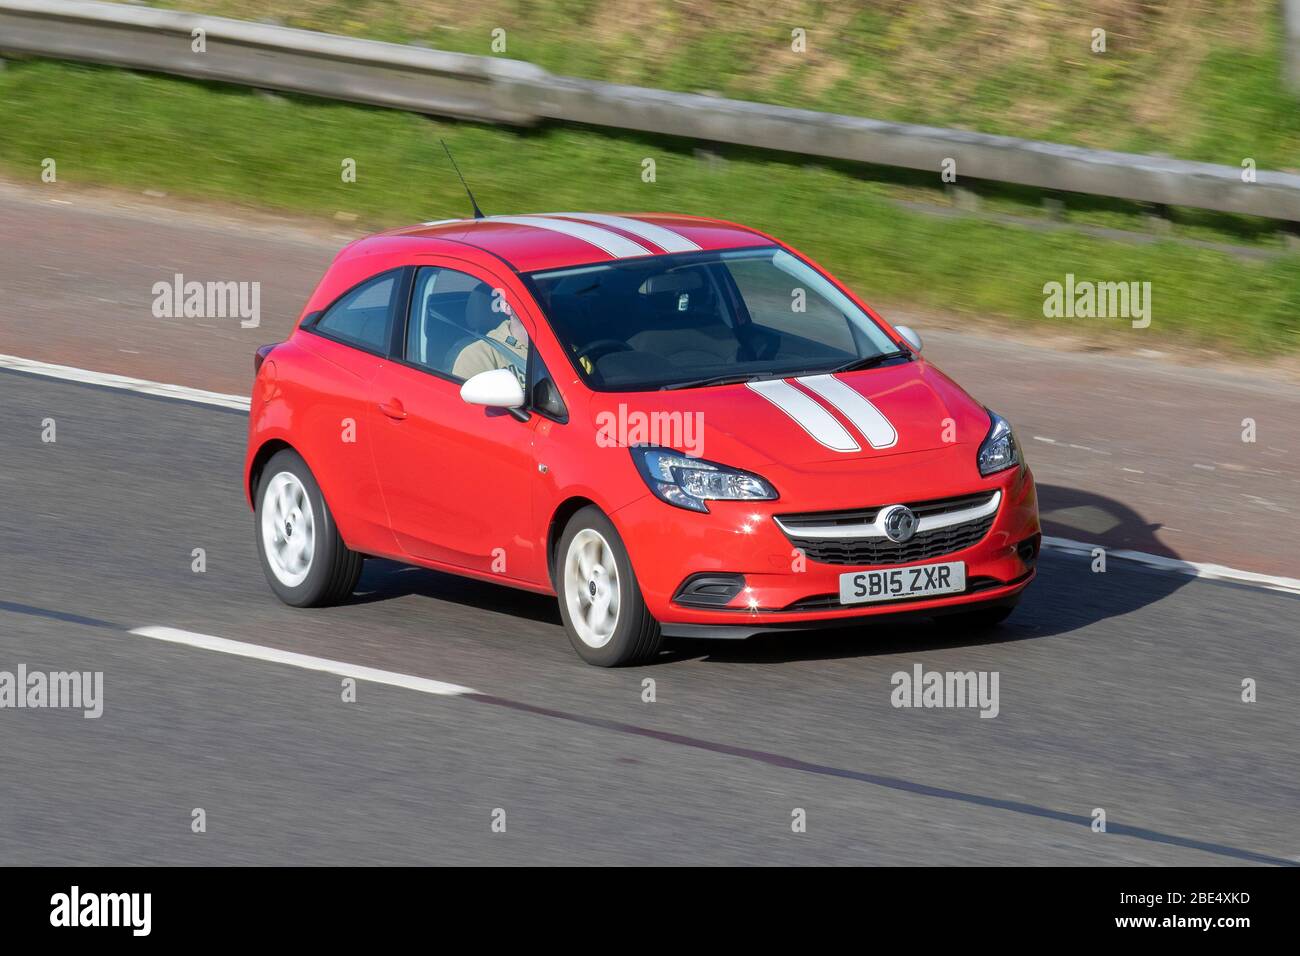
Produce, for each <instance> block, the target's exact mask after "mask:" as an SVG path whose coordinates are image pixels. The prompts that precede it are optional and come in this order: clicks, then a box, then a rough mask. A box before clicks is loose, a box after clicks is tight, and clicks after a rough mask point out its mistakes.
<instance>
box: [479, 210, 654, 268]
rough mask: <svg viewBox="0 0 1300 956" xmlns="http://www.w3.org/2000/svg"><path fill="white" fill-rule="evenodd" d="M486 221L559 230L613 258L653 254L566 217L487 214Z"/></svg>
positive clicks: (615, 234) (613, 235)
mask: <svg viewBox="0 0 1300 956" xmlns="http://www.w3.org/2000/svg"><path fill="white" fill-rule="evenodd" d="M486 221H487V222H506V223H511V224H513V225H516V226H533V227H534V228H536V229H549V230H550V231H551V232H560V233H563V234H564V235H566V236H572V237H573V238H574V239H581V240H582V241H583V242H585V243H587V244H588V245H592V246H595V247H596V248H597V249H601V250H603V251H604V252H607V253H609V254H610V255H611V256H613V257H614V258H615V259H626V258H628V257H630V256H648V255H653V253H651V251H650V250H649V249H647V248H646V247H645V246H643V245H641V244H640V243H636V242H633V241H632V240H631V239H628V238H627V237H625V236H620V235H619V234H618V233H616V232H610V231H609V230H608V229H601V228H600V227H599V226H591V225H587V224H586V223H581V222H570V221H569V220H568V219H548V218H547V217H545V216H488V217H487V220H486Z"/></svg>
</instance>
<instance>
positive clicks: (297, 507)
mask: <svg viewBox="0 0 1300 956" xmlns="http://www.w3.org/2000/svg"><path fill="white" fill-rule="evenodd" d="M254 500H255V501H256V502H257V509H256V512H255V523H256V529H257V554H258V557H259V558H261V561H262V570H263V571H264V572H265V573H266V580H267V582H268V583H269V584H270V585H271V590H273V591H274V592H275V593H276V596H278V597H279V598H280V600H281V601H283V602H284V603H285V604H289V605H292V606H293V607H320V606H322V605H325V604H337V603H338V602H339V601H341V600H343V599H344V598H346V597H347V596H348V595H350V594H351V593H352V589H353V588H354V587H356V583H357V579H358V578H360V577H361V565H362V562H363V561H364V558H363V557H362V556H361V555H360V554H358V553H357V552H355V551H352V550H350V549H349V548H348V546H347V545H346V544H344V543H343V539H342V538H341V537H340V536H339V532H338V528H337V527H336V526H335V524H334V515H333V514H331V513H330V509H329V506H328V505H327V504H326V503H325V497H324V496H323V495H322V494H321V491H320V486H319V485H318V484H316V479H315V477H314V476H313V475H312V473H311V469H309V468H308V467H307V463H306V462H305V461H303V460H302V457H301V456H300V455H299V454H298V453H297V452H295V451H292V450H291V449H288V448H286V449H283V450H282V451H278V452H276V453H275V454H274V455H273V456H272V457H271V460H270V461H268V462H267V463H266V467H265V468H263V469H262V476H261V479H260V480H259V481H258V483H257V497H256V498H255V499H254Z"/></svg>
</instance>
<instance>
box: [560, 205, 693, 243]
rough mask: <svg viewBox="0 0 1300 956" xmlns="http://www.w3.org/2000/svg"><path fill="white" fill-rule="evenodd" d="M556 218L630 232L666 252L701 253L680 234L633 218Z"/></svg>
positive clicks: (576, 215) (573, 215)
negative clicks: (578, 220)
mask: <svg viewBox="0 0 1300 956" xmlns="http://www.w3.org/2000/svg"><path fill="white" fill-rule="evenodd" d="M554 215H556V216H567V217H568V218H570V219H581V220H582V221H584V222H595V223H599V224H600V225H602V226H612V227H613V228H615V229H621V230H623V231H624V232H630V233H631V234H632V235H634V236H636V237H638V238H640V239H644V240H646V241H647V242H653V243H654V244H655V245H656V246H658V247H659V248H660V249H662V250H663V251H664V252H699V251H700V247H699V246H698V245H696V244H695V243H694V242H692V241H691V240H690V239H687V238H686V237H685V236H683V235H682V234H681V233H680V232H673V230H671V229H665V228H664V227H663V226H660V225H657V224H655V223H653V222H646V221H644V220H642V219H633V218H632V217H631V216H607V215H604V214H603V213H594V212H557V213H554Z"/></svg>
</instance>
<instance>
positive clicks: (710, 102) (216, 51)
mask: <svg viewBox="0 0 1300 956" xmlns="http://www.w3.org/2000/svg"><path fill="white" fill-rule="evenodd" d="M195 29H202V30H203V31H204V34H205V35H204V41H205V44H206V52H203V53H196V52H194V51H193V50H192V48H191V42H192V36H193V31H194V30H195ZM0 54H9V55H14V54H25V55H32V56H42V57H55V58H62V59H72V60H84V61H90V62H95V63H108V64H113V65H116V66H123V67H130V68H133V69H143V70H156V71H161V72H164V73H174V74H178V75H181V76H189V77H196V78H200V79H206V80H218V81H222V82H227V83H237V84H241V85H245V86H253V87H260V88H267V89H276V90H287V91H292V92H297V93H306V94H310V95H313V96H321V97H328V98H331V99H341V100H350V101H353V102H358V103H367V104H372V105H377V106H387V107H395V108H399V109H405V110H411V111H414V112H420V113H428V114H433V115H439V116H450V117H456V118H461V119H473V120H481V121H487V122H492V123H504V124H512V125H531V124H535V123H538V122H542V121H545V120H558V121H564V122H574V123H585V124H590V125H594V126H606V127H612V128H617V129H624V130H634V131H638V132H648V133H660V134H668V135H672V136H683V137H689V138H693V139H700V140H709V141H715V142H723V143H734V144H738V145H744V146H753V147H759V148H763V149H772V150H779V151H782V152H787V153H798V154H801V155H806V156H821V157H828V158H835V159H843V160H853V161H857V162H863V163H873V164H878V165H884V166H901V167H906V168H909V169H919V170H928V171H932V172H934V173H935V174H936V175H938V173H939V172H940V170H941V169H942V164H943V162H944V161H945V160H946V159H953V160H955V161H956V172H957V175H958V177H959V178H960V179H965V178H973V179H983V180H992V181H996V182H1005V183H1015V184H1018V185H1023V186H1033V187H1038V188H1042V189H1054V190H1063V191H1066V192H1077V193H1086V194H1090V195H1095V196H1107V197H1112V198H1117V199H1126V200H1132V201H1138V202H1149V203H1158V204H1162V205H1170V206H1192V207H1196V208H1201V209H1211V210H1217V211H1220V212H1232V213H1244V214H1250V215H1255V216H1262V217H1266V218H1272V219H1284V220H1289V221H1292V222H1300V176H1298V175H1294V174H1291V173H1280V172H1270V171H1267V170H1259V171H1257V172H1256V173H1255V181H1254V182H1247V181H1245V180H1244V179H1243V175H1242V174H1243V170H1242V168H1241V167H1240V166H1220V165H1215V164H1212V163H1196V162H1189V161H1186V160H1178V159H1169V158H1165V157H1157V156H1142V155H1137V154H1133V153H1118V152H1112V151H1108V150H1095V149H1083V148H1081V147H1076V146H1065V145H1060V144H1056V143H1045V142H1039V141H1034V140H1024V139H1016V138H1014V137H1010V136H992V135H988V134H984V133H971V132H965V131H962V130H952V129H940V128H937V127H932V126H917V125H912V124H907V123H887V122H883V121H880V120H873V119H867V118H864V117H856V116H841V115H837V114H833V113H819V112H815V111H812V110H800V109H791V108H788V107H782V106H771V105H767V104H763V103H751V102H745V101H741V100H729V99H721V98H718V97H711V96H701V95H697V94H691V93H672V92H667V91H664V90H653V89H645V88H642V87H636V86H620V85H616V84H611V83H601V82H594V81H590V80H580V79H575V78H572V77H564V76H556V75H554V74H551V73H549V72H548V71H546V70H544V69H542V68H541V67H539V66H536V65H534V64H530V63H524V62H521V61H518V60H508V59H504V58H496V57H482V56H471V55H468V54H462V53H447V52H443V51H440V50H430V49H425V48H422V47H418V46H410V45H402V44H396V43H382V42H379V41H374V40H358V39H353V38H349V37H339V36H333V35H330V34H325V33H315V32H312V31H308V30H294V29H289V28H286V27H280V26H272V25H268V24H261V23H250V22H247V21H242V20H229V19H225V18H222V17H210V16H203V15H199V14H191V13H182V12H178V11H172V10H159V9H154V8H151V7H140V6H129V5H123V4H113V3H96V2H90V0H0ZM1245 158H1246V157H1242V159H1243V160H1244V159H1245Z"/></svg>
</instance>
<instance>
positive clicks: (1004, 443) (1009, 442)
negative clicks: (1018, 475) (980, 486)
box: [976, 409, 1020, 478]
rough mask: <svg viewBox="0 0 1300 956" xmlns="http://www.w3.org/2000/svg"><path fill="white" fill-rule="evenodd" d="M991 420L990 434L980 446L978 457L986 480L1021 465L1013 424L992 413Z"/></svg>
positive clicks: (977, 459) (981, 472)
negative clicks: (1012, 429)
mask: <svg viewBox="0 0 1300 956" xmlns="http://www.w3.org/2000/svg"><path fill="white" fill-rule="evenodd" d="M985 411H988V409H985ZM989 418H990V419H992V423H991V424H990V425H989V433H988V435H987V436H986V437H985V439H984V443H983V444H982V445H980V450H979V455H978V456H977V457H976V461H978V463H979V467H980V474H981V475H983V476H985V477H986V478H987V477H988V476H989V475H994V474H997V473H998V472H999V471H1006V470H1007V469H1008V468H1014V467H1015V466H1016V465H1018V464H1020V448H1019V447H1018V446H1017V445H1016V436H1015V433H1014V432H1012V431H1011V423H1010V422H1009V421H1007V420H1006V419H1005V418H1003V417H1002V416H1001V415H999V414H998V413H997V412H991V411H990V412H989Z"/></svg>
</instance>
